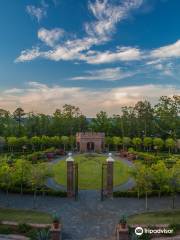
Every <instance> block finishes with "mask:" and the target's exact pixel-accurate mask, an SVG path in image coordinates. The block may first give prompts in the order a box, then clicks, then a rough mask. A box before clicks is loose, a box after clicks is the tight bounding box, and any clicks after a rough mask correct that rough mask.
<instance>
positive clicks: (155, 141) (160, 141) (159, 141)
mask: <svg viewBox="0 0 180 240" xmlns="http://www.w3.org/2000/svg"><path fill="white" fill-rule="evenodd" d="M153 145H154V146H155V147H157V149H161V148H162V147H163V146H164V141H163V139H161V138H154V139H153Z"/></svg>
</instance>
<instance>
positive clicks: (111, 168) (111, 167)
mask: <svg viewBox="0 0 180 240" xmlns="http://www.w3.org/2000/svg"><path fill="white" fill-rule="evenodd" d="M106 161H107V197H110V198H112V197H113V178H114V159H113V158H112V154H111V153H109V157H108V158H107V160H106Z"/></svg>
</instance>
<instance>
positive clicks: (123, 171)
mask: <svg viewBox="0 0 180 240" xmlns="http://www.w3.org/2000/svg"><path fill="white" fill-rule="evenodd" d="M74 159H75V162H76V163H78V166H79V188H80V189H100V187H101V174H102V163H105V162H106V157H105V156H103V155H100V154H93V155H89V154H80V155H77V156H75V157H74ZM128 170H129V167H128V166H127V165H126V164H124V163H123V162H121V161H116V162H115V163H114V185H120V184H122V183H124V182H126V181H127V180H128V178H129V173H128ZM53 171H54V178H55V181H56V182H57V183H59V184H63V185H66V181H67V180H66V177H67V170H66V161H65V160H64V161H60V162H59V163H57V164H56V165H54V166H53Z"/></svg>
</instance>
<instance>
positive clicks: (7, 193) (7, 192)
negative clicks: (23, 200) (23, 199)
mask: <svg viewBox="0 0 180 240" xmlns="http://www.w3.org/2000/svg"><path fill="white" fill-rule="evenodd" d="M6 197H7V207H8V206H9V188H7V189H6Z"/></svg>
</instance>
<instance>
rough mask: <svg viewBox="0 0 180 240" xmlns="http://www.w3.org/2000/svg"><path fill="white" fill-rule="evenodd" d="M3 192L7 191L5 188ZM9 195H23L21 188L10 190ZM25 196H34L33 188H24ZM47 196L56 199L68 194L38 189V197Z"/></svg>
mask: <svg viewBox="0 0 180 240" xmlns="http://www.w3.org/2000/svg"><path fill="white" fill-rule="evenodd" d="M1 190H2V191H4V192H5V191H6V189H5V188H3V187H1ZM8 191H9V193H21V189H20V187H13V188H10V189H9V190H8ZM23 194H34V191H33V190H32V189H31V188H27V187H24V188H23ZM43 194H44V195H47V196H55V197H67V192H66V191H55V190H52V189H47V188H46V189H44V190H43V189H38V191H37V195H43Z"/></svg>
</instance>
